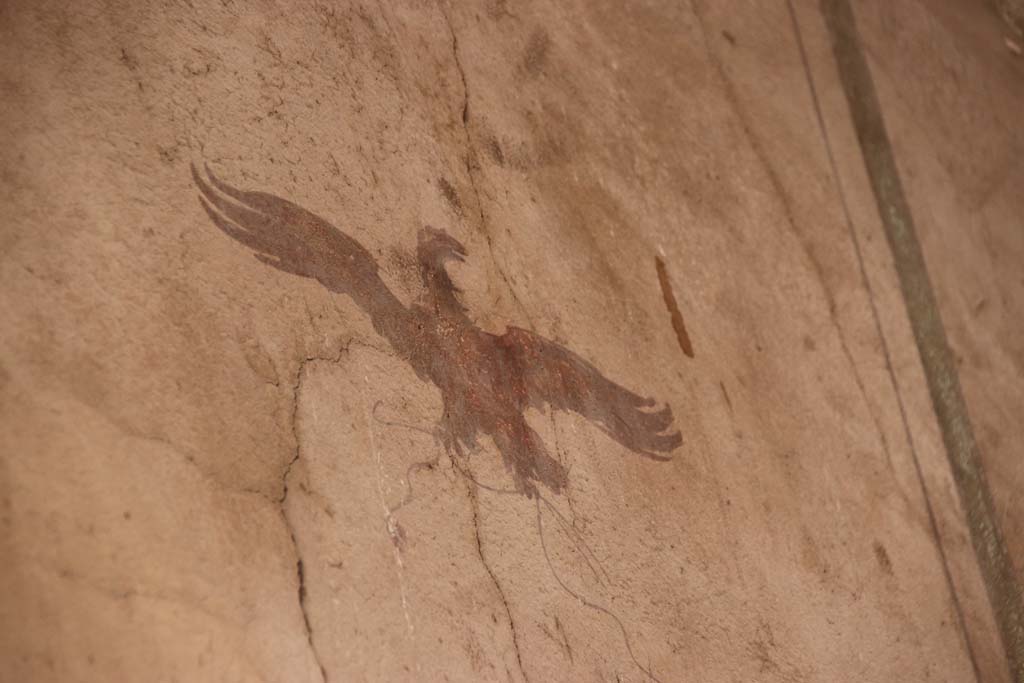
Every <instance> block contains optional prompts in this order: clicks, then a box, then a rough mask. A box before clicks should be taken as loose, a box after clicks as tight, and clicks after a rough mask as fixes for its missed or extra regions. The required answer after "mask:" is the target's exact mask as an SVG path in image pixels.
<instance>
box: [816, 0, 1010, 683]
mask: <svg viewBox="0 0 1024 683" xmlns="http://www.w3.org/2000/svg"><path fill="white" fill-rule="evenodd" d="M821 8H822V12H823V14H824V16H825V21H826V24H827V25H828V31H829V34H830V36H831V39H832V48H833V52H834V54H835V59H836V63H837V66H838V68H839V78H840V80H841V81H842V86H843V90H844V92H845V93H846V100H847V103H848V104H849V107H850V114H851V116H852V118H853V124H854V127H855V129H856V132H857V139H858V140H859V141H860V147H861V152H862V154H863V155H864V163H865V165H866V166H867V171H868V176H869V177H870V180H871V188H872V190H873V192H874V195H875V201H876V202H877V204H878V212H879V214H880V215H881V218H882V224H883V225H884V226H885V235H886V238H887V240H888V242H889V247H890V249H891V250H892V255H893V261H894V263H895V266H896V272H897V273H898V275H899V281H900V288H901V289H902V291H903V299H904V302H905V304H906V307H907V314H908V316H909V318H910V325H911V327H912V329H913V332H914V340H915V341H916V343H917V348H918V352H919V353H920V355H921V362H922V364H923V365H924V372H925V377H926V378H927V381H928V391H929V393H930V394H931V399H932V406H933V407H934V409H935V415H936V417H937V418H938V423H939V428H940V429H941V431H942V440H943V443H944V444H945V447H946V455H947V457H948V458H949V463H950V466H951V468H952V471H953V479H954V481H955V482H956V487H957V491H958V493H959V495H960V501H961V504H962V505H963V508H964V510H965V512H966V515H967V526H968V528H969V529H970V533H971V542H972V544H973V545H974V553H975V555H976V556H977V560H978V565H979V566H980V568H981V574H982V577H983V578H984V581H985V587H986V589H987V591H988V597H989V600H990V601H991V603H992V608H993V611H994V612H995V617H996V622H997V623H998V626H999V632H1000V635H1001V637H1002V640H1003V647H1004V648H1005V650H1006V658H1007V661H1008V664H1009V668H1010V672H1011V675H1012V676H1013V678H1014V680H1016V681H1022V682H1024V609H1022V604H1021V592H1020V587H1019V585H1018V584H1017V581H1016V578H1015V575H1014V570H1013V566H1012V563H1011V561H1010V557H1009V554H1008V553H1007V550H1006V543H1005V542H1004V540H1003V535H1002V533H1001V532H1000V530H999V524H998V523H997V522H996V514H995V507H994V505H993V504H992V494H991V492H990V491H989V487H988V483H987V481H986V480H985V471H984V468H983V467H982V464H981V457H980V454H979V452H978V444H977V441H976V440H975V438H974V431H973V430H972V428H971V422H970V419H969V417H968V414H967V404H966V403H965V402H964V397H963V392H962V391H961V389H960V379H959V376H958V375H957V369H956V364H955V363H954V361H953V354H952V353H951V352H950V349H949V343H948V342H947V340H946V333H945V329H944V328H943V326H942V318H941V317H940V315H939V308H938V304H937V303H936V300H935V293H934V291H933V289H932V284H931V280H930V279H929V277H928V270H927V268H926V266H925V262H924V256H923V254H922V252H921V245H920V243H919V242H918V239H917V233H916V231H915V229H914V219H913V217H912V215H911V211H910V206H909V204H908V203H907V200H906V197H905V195H904V193H903V185H902V183H901V182H900V176H899V172H898V171H897V167H896V160H895V158H894V156H893V151H892V144H891V143H890V141H889V135H888V133H887V132H886V128H885V121H884V120H883V118H882V111H881V107H880V106H879V103H878V95H877V93H876V92H875V85H874V82H873V81H872V79H871V72H870V70H869V69H868V64H867V60H866V59H865V57H864V52H863V50H862V49H861V44H860V39H859V36H858V34H857V26H856V23H855V20H854V16H853V11H852V9H851V7H850V3H849V1H848V0H821Z"/></svg>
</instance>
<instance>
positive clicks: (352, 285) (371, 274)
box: [192, 165, 384, 295]
mask: <svg viewBox="0 0 1024 683" xmlns="http://www.w3.org/2000/svg"><path fill="white" fill-rule="evenodd" d="M206 175H207V176H208V177H209V182H207V180H206V179H204V178H203V177H202V176H201V175H200V174H199V171H198V170H196V167H195V165H193V166H192V177H193V179H194V180H195V183H196V185H197V186H198V188H199V192H200V193H201V194H200V197H199V202H200V203H201V204H202V206H203V209H205V210H206V213H207V214H209V216H210V219H211V220H212V221H213V223H214V225H216V226H217V227H218V228H220V229H221V230H222V231H224V232H225V233H226V234H227V235H229V236H230V237H233V238H234V239H236V240H238V241H239V242H241V243H242V244H244V245H245V246H247V247H249V248H250V249H252V250H253V251H254V252H255V255H256V258H258V259H259V260H260V261H262V262H264V263H266V264H268V265H271V266H273V267H274V268H277V269H278V270H283V271H285V272H286V273H292V274H294V275H301V276H302V277H309V278H313V279H316V280H319V281H320V282H321V283H322V284H323V285H324V286H325V287H327V289H329V290H331V291H333V292H338V293H343V294H350V295H354V294H357V293H363V294H365V293H368V292H370V291H372V290H374V289H375V288H377V287H383V286H384V285H383V282H382V281H381V280H380V278H379V276H378V275H377V262H376V261H375V260H374V258H373V256H372V255H371V254H370V252H369V251H367V250H366V248H365V247H363V245H361V244H359V242H357V241H356V240H354V239H352V238H351V237H349V236H348V235H346V234H345V233H343V232H341V231H340V230H338V229H337V228H335V227H334V226H332V225H331V224H330V223H328V222H327V221H325V220H324V219H322V218H320V217H319V216H317V215H315V214H313V213H311V212H309V211H307V210H305V209H303V208H302V207H301V206H299V205H297V204H293V203H292V202H290V201H288V200H286V199H281V198H280V197H275V196H274V195H272V194H267V193H265V192H249V191H242V190H238V189H236V188H234V187H232V186H230V185H228V184H227V183H225V182H224V181H222V180H219V179H218V178H217V177H216V176H215V175H213V173H212V172H211V171H210V169H209V168H208V167H207V168H206Z"/></svg>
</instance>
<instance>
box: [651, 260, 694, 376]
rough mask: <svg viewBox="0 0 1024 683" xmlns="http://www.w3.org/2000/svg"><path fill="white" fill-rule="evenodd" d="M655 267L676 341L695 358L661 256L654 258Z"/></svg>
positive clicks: (684, 351) (685, 351) (686, 352)
mask: <svg viewBox="0 0 1024 683" xmlns="http://www.w3.org/2000/svg"><path fill="white" fill-rule="evenodd" d="M654 265H655V268H657V270H658V282H659V283H661V295H662V296H663V297H664V299H665V308H667V309H668V312H669V315H670V316H671V318H672V328H673V329H674V330H675V331H676V339H677V340H678V341H679V348H681V349H682V350H683V353H685V354H686V355H687V356H689V357H690V358H693V357H694V356H693V344H691V343H690V335H689V334H687V333H686V325H685V324H684V323H683V314H682V313H681V312H680V311H679V304H678V303H676V295H675V294H674V293H673V292H672V283H671V282H670V281H669V279H668V270H666V269H665V262H664V261H662V260H661V257H660V256H655V257H654Z"/></svg>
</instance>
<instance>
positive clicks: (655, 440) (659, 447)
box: [498, 327, 683, 460]
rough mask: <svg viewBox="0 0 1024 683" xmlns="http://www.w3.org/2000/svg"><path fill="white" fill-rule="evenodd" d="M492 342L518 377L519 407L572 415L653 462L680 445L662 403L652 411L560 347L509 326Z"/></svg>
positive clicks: (648, 400) (649, 404) (646, 402)
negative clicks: (522, 404)
mask: <svg viewBox="0 0 1024 683" xmlns="http://www.w3.org/2000/svg"><path fill="white" fill-rule="evenodd" d="M498 343H499V344H500V345H501V346H502V347H503V350H504V352H505V354H506V359H507V360H508V361H509V363H510V365H511V366H512V367H514V368H516V373H517V374H519V375H520V377H519V378H517V380H518V381H517V383H518V384H520V388H521V391H523V392H524V393H525V396H524V397H523V398H524V402H525V403H528V404H530V405H533V406H534V407H536V408H540V407H542V406H541V404H543V403H547V404H548V405H550V406H551V407H552V408H558V409H561V410H568V411H572V412H574V413H578V414H579V415H582V416H583V417H585V418H587V419H588V420H591V421H593V422H595V423H596V424H597V425H598V426H599V427H600V428H601V429H603V430H604V431H605V432H606V433H607V434H608V435H609V436H611V437H612V438H614V439H615V440H616V441H618V442H619V443H620V444H622V445H623V446H625V447H627V448H629V449H630V450H632V451H634V452H636V453H638V454H640V455H643V456H645V457H648V458H652V459H654V460H671V457H670V456H668V455H666V454H667V453H669V452H671V451H673V450H675V449H676V448H678V447H679V445H680V444H682V442H683V439H682V436H681V435H680V433H679V431H678V430H672V421H673V418H672V409H671V408H670V407H669V406H668V405H666V406H664V407H663V408H661V409H654V408H655V401H654V399H652V398H644V397H642V396H639V395H637V394H634V393H633V392H632V391H630V390H628V389H626V388H625V387H622V386H619V385H618V384H616V383H615V382H612V381H611V380H609V379H607V378H606V377H604V376H603V375H602V374H601V372H600V371H599V370H598V369H597V368H595V367H594V366H593V365H591V364H590V363H588V362H587V361H586V360H584V359H583V358H581V357H580V356H578V355H577V354H575V353H573V352H572V351H570V350H568V349H566V348H565V347H563V346H561V345H559V344H556V343H555V342H553V341H551V340H549V339H545V338H544V337H541V336H540V335H536V334H533V333H532V332H529V331H527V330H524V329H521V328H518V327H509V328H508V330H507V331H506V332H505V334H503V335H501V336H500V337H498Z"/></svg>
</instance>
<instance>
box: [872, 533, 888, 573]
mask: <svg viewBox="0 0 1024 683" xmlns="http://www.w3.org/2000/svg"><path fill="white" fill-rule="evenodd" d="M875 559H876V560H878V566H879V567H881V568H882V571H883V572H885V573H886V574H889V575H892V560H891V559H889V552H888V551H887V550H886V549H885V546H884V545H882V544H881V543H880V542H879V541H875Z"/></svg>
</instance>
